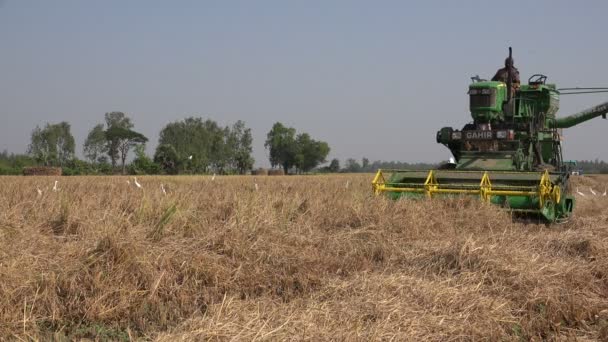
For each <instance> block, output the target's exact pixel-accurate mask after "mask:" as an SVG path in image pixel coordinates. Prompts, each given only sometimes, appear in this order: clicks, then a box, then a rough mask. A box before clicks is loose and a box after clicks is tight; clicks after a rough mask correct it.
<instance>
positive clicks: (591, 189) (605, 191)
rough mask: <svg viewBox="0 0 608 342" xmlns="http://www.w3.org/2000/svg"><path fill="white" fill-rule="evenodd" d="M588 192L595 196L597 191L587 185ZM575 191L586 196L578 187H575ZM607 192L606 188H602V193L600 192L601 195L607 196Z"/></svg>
mask: <svg viewBox="0 0 608 342" xmlns="http://www.w3.org/2000/svg"><path fill="white" fill-rule="evenodd" d="M589 192H591V195H593V196H597V192H596V191H595V190H593V188H592V187H589ZM576 193H577V194H579V195H581V196H583V197H585V196H587V195H585V194H584V193H583V192H581V191H580V190H579V189H578V188H576ZM607 194H608V189H606V188H604V193H603V194H602V196H607Z"/></svg>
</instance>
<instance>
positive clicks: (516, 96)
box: [372, 48, 608, 222]
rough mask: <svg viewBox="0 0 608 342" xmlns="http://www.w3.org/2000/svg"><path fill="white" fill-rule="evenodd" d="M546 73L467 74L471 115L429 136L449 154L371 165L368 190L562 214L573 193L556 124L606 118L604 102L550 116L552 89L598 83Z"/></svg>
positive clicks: (555, 94)
mask: <svg viewBox="0 0 608 342" xmlns="http://www.w3.org/2000/svg"><path fill="white" fill-rule="evenodd" d="M509 58H511V48H509ZM546 80H547V77H546V76H544V75H540V74H537V75H533V76H532V77H530V78H529V79H528V84H525V85H521V86H520V87H517V86H514V84H513V75H511V74H510V72H509V74H508V76H507V82H506V83H505V82H496V81H485V80H479V78H476V79H475V78H474V81H473V83H472V84H471V85H470V86H469V92H468V94H469V98H470V111H471V116H472V118H473V122H472V123H469V124H467V125H465V126H464V127H463V128H462V129H461V130H458V129H453V128H451V127H444V128H442V129H441V130H439V132H437V142H438V143H440V144H443V145H445V146H446V147H447V148H449V149H450V152H451V153H452V155H453V156H454V157H453V159H451V162H450V163H448V164H446V165H443V166H442V167H440V168H439V169H437V170H429V171H414V170H378V172H377V174H376V176H375V177H374V180H373V181H372V186H373V191H374V193H376V194H386V195H387V196H389V197H390V198H394V199H397V198H403V197H405V198H420V197H435V196H438V195H447V196H450V195H452V196H454V195H473V196H479V198H480V199H481V200H483V201H486V202H490V203H493V204H496V205H499V206H501V207H503V208H506V209H508V210H510V211H512V212H515V213H522V214H526V215H540V216H541V217H543V218H544V219H545V220H546V221H548V222H563V221H565V220H567V219H568V218H569V217H570V216H571V215H572V211H573V209H574V205H575V199H574V197H573V196H572V195H571V194H570V186H569V176H570V172H569V169H570V167H569V165H568V164H567V163H566V162H565V161H564V160H563V159H562V147H561V141H562V139H561V129H563V128H569V127H572V126H575V125H578V124H580V123H582V122H585V121H588V120H591V119H593V118H596V117H599V116H602V117H603V118H604V119H606V113H608V102H606V103H603V104H601V105H598V106H595V107H593V108H590V109H587V110H584V111H582V112H579V113H576V114H573V115H570V116H566V117H562V118H558V117H556V113H557V111H558V109H559V97H560V94H578V93H589V92H605V91H606V88H564V89H559V90H558V89H557V88H556V86H555V84H548V83H546ZM598 89H600V90H598ZM564 90H576V91H577V92H574V93H573V92H564ZM584 90H591V91H584Z"/></svg>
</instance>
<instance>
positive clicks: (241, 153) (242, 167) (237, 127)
mask: <svg viewBox="0 0 608 342" xmlns="http://www.w3.org/2000/svg"><path fill="white" fill-rule="evenodd" d="M252 143H253V137H252V136H251V129H250V128H246V127H245V123H244V122H243V121H241V120H239V121H237V122H236V123H235V124H234V125H232V128H231V129H230V130H228V131H227V141H226V145H227V146H228V149H227V150H228V151H229V153H230V157H231V158H230V161H231V163H230V167H231V169H234V170H236V171H237V172H238V173H240V174H245V173H246V172H247V171H249V170H251V169H252V168H253V163H254V162H255V161H254V159H253V157H252V156H251V153H252V152H253V148H252V146H251V145H252Z"/></svg>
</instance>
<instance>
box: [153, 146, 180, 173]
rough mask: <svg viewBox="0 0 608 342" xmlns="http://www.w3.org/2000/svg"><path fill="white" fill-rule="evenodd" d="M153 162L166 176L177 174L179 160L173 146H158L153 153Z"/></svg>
mask: <svg viewBox="0 0 608 342" xmlns="http://www.w3.org/2000/svg"><path fill="white" fill-rule="evenodd" d="M154 162H155V163H156V164H158V165H159V166H160V168H161V170H163V171H164V172H165V173H167V174H170V175H175V174H177V173H178V172H179V167H180V158H179V156H178V154H177V151H176V150H175V147H173V145H170V144H162V145H158V147H157V148H156V152H155V153H154Z"/></svg>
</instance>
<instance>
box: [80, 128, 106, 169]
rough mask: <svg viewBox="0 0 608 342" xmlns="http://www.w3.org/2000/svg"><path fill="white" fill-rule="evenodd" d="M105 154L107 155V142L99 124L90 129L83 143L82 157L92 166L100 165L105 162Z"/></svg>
mask: <svg viewBox="0 0 608 342" xmlns="http://www.w3.org/2000/svg"><path fill="white" fill-rule="evenodd" d="M106 153H108V141H107V140H106V133H105V131H104V128H103V124H99V125H96V126H95V127H93V129H91V131H90V132H89V135H87V138H86V140H85V141H84V156H85V157H86V158H87V159H88V160H89V161H90V162H91V163H93V164H96V163H99V164H101V163H104V162H106V160H107V159H106V157H105V154H106Z"/></svg>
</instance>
